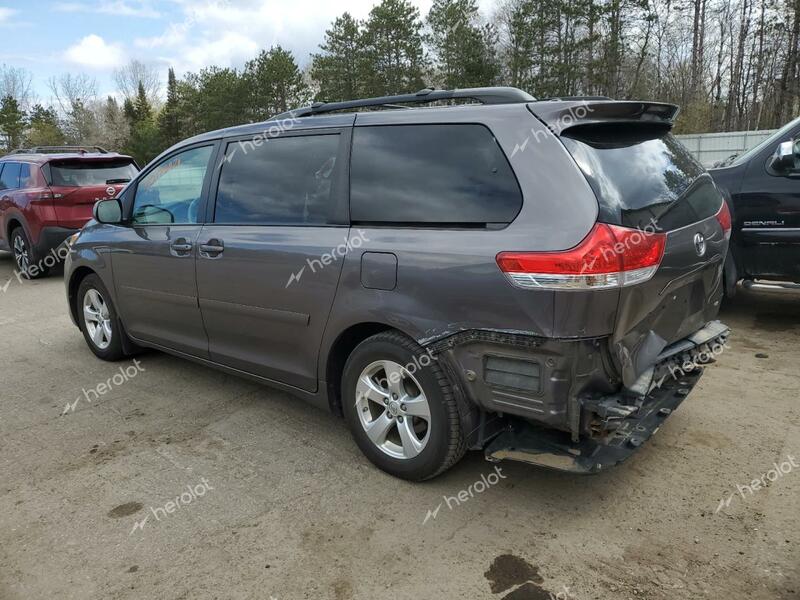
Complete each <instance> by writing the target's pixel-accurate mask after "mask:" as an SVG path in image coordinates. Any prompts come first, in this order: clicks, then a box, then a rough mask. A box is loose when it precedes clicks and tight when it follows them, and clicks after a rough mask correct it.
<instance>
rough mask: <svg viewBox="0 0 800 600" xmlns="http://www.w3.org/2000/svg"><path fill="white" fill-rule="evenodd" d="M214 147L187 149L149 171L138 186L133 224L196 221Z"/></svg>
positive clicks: (134, 202) (165, 223) (134, 203)
mask: <svg viewBox="0 0 800 600" xmlns="http://www.w3.org/2000/svg"><path fill="white" fill-rule="evenodd" d="M212 150H213V146H203V147H202V148H193V149H191V150H186V151H185V152H181V153H180V154H175V155H173V156H171V157H170V158H167V159H166V160H164V162H162V163H160V164H159V165H158V166H156V167H155V168H154V169H153V170H152V171H150V172H149V173H148V174H147V175H146V176H145V177H144V178H143V179H142V180H141V181H140V182H139V185H138V186H137V188H136V197H135V198H134V200H133V216H132V220H133V224H134V225H169V224H177V225H179V224H187V223H197V222H198V214H199V209H200V204H201V200H202V195H203V181H204V180H205V176H206V171H207V170H208V161H209V160H210V158H211V152H212Z"/></svg>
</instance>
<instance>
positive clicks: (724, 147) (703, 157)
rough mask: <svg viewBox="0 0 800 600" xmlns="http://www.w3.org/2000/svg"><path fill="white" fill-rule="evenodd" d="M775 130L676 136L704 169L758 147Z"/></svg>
mask: <svg viewBox="0 0 800 600" xmlns="http://www.w3.org/2000/svg"><path fill="white" fill-rule="evenodd" d="M775 131H776V130H775V129H761V130H759V131H729V132H726V133H693V134H687V135H678V136H676V137H677V138H678V139H679V140H680V141H681V143H683V145H684V146H686V147H687V148H688V149H689V151H690V152H691V153H692V154H693V155H694V156H695V158H696V159H697V160H699V161H700V162H701V163H702V164H703V166H704V167H710V166H712V165H713V164H714V163H715V162H717V161H718V160H722V159H723V158H728V157H729V156H730V155H732V154H739V153H741V152H744V151H745V150H749V149H750V148H752V147H754V146H757V145H758V144H759V143H760V142H762V141H763V140H765V139H766V138H768V137H769V136H770V135H772V134H773V133H775Z"/></svg>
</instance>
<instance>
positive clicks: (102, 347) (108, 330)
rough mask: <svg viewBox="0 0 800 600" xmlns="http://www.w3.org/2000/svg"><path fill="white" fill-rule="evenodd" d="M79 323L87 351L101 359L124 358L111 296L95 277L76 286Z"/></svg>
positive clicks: (120, 333)
mask: <svg viewBox="0 0 800 600" xmlns="http://www.w3.org/2000/svg"><path fill="white" fill-rule="evenodd" d="M75 302H77V303H78V306H77V309H78V310H77V313H78V323H79V324H80V328H81V331H82V332H83V337H84V339H85V340H86V344H87V345H88V346H89V349H90V350H91V351H92V352H94V354H95V356H97V357H98V358H101V359H103V360H108V361H115V360H120V359H121V358H124V356H125V352H124V351H123V348H122V331H121V328H120V325H119V319H118V318H117V311H116V310H115V308H114V304H113V303H112V301H111V294H109V293H108V290H107V289H106V286H104V285H103V282H102V280H101V279H100V277H98V276H97V275H89V276H88V277H86V278H85V279H84V280H83V281H81V285H80V286H79V287H78V294H77V297H76V299H75Z"/></svg>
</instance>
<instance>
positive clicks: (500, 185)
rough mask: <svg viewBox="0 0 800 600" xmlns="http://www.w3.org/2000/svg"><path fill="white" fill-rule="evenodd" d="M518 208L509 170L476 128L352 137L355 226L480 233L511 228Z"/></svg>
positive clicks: (403, 128)
mask: <svg viewBox="0 0 800 600" xmlns="http://www.w3.org/2000/svg"><path fill="white" fill-rule="evenodd" d="M521 207H522V193H521V192H520V189H519V184H518V183H517V180H516V177H515V176H514V173H513V171H512V170H511V166H510V165H509V164H508V161H507V160H506V157H505V155H504V154H503V152H502V150H501V149H500V146H498V144H497V142H496V141H495V139H494V136H493V135H492V133H491V132H490V131H489V130H488V129H487V128H486V127H484V126H482V125H470V124H467V125H387V126H370V127H356V128H355V129H354V132H353V155H352V161H351V167H350V216H351V219H352V220H353V221H354V222H359V223H387V224H394V225H404V224H407V225H422V226H426V225H427V226H486V225H489V224H507V223H510V222H511V221H513V220H514V218H515V217H516V216H517V214H518V213H519V211H520V208H521Z"/></svg>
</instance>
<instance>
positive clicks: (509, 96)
mask: <svg viewBox="0 0 800 600" xmlns="http://www.w3.org/2000/svg"><path fill="white" fill-rule="evenodd" d="M459 98H466V99H472V100H477V101H478V102H480V103H481V104H517V103H521V102H534V101H535V100H536V98H534V97H533V96H531V95H530V94H528V93H527V92H523V91H522V90H520V89H517V88H513V87H481V88H468V89H462V90H436V89H434V88H425V89H422V90H420V91H418V92H417V93H415V94H400V95H398V96H381V97H378V98H362V99H360V100H345V101H344V102H315V103H314V104H312V105H311V106H305V107H303V108H296V109H294V110H290V111H288V112H285V113H281V114H279V115H276V116H274V117H272V119H280V118H289V117H293V118H299V117H309V116H312V115H319V114H324V113H330V112H335V111H338V110H349V109H352V108H366V107H370V106H383V107H386V108H401V106H398V105H401V104H410V103H414V104H424V103H428V102H436V101H437V100H454V99H459ZM402 108H405V107H402ZM272 119H271V120H272Z"/></svg>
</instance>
